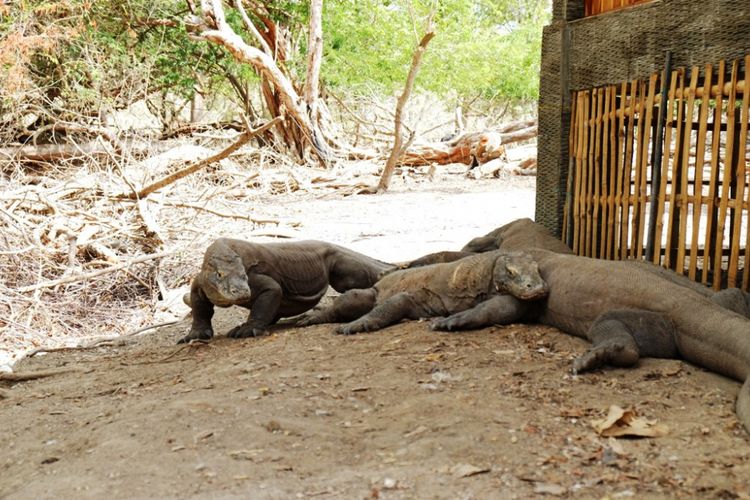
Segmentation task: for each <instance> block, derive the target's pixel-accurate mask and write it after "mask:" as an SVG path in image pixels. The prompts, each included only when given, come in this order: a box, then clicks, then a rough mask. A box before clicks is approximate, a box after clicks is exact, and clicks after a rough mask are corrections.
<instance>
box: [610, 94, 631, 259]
mask: <svg viewBox="0 0 750 500" xmlns="http://www.w3.org/2000/svg"><path fill="white" fill-rule="evenodd" d="M627 95H628V82H623V83H622V87H621V88H620V110H621V111H622V113H621V114H620V115H619V116H617V114H614V115H613V117H612V118H613V120H616V121H617V129H616V130H617V132H616V135H617V154H616V158H617V183H616V185H615V197H614V204H615V207H614V210H615V225H614V227H615V234H614V251H613V256H612V258H613V259H619V258H621V257H620V256H621V253H620V244H621V243H620V242H621V240H620V237H621V234H622V233H621V231H620V226H621V224H622V219H623V214H622V198H623V196H622V190H623V175H624V173H623V170H624V158H623V156H624V154H625V136H626V134H625V128H626V127H627V123H626V119H625V116H626V115H625V103H626V102H627ZM620 131H622V132H623V133H622V134H620ZM625 246H627V243H626V244H625Z"/></svg>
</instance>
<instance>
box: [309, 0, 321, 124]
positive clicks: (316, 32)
mask: <svg viewBox="0 0 750 500" xmlns="http://www.w3.org/2000/svg"><path fill="white" fill-rule="evenodd" d="M322 15H323V0H311V2H310V33H309V35H308V38H307V79H306V80H305V91H304V97H305V104H306V105H307V113H308V116H310V121H312V122H313V123H316V124H317V123H319V120H320V110H319V109H318V95H319V94H320V85H319V80H320V64H321V62H322V60H323V24H322V21H321V18H322Z"/></svg>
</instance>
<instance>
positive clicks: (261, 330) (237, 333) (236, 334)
mask: <svg viewBox="0 0 750 500" xmlns="http://www.w3.org/2000/svg"><path fill="white" fill-rule="evenodd" d="M265 335H268V329H267V328H265V326H264V325H263V324H261V323H259V322H257V321H252V320H250V321H248V322H247V323H243V324H241V325H239V326H235V327H234V328H232V329H231V330H229V331H228V332H227V337H231V338H233V339H244V338H248V337H263V336H265Z"/></svg>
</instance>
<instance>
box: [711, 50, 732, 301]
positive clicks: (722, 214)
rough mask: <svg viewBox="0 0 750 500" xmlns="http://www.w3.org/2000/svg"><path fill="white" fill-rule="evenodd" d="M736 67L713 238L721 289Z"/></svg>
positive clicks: (716, 278)
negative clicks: (714, 235)
mask: <svg viewBox="0 0 750 500" xmlns="http://www.w3.org/2000/svg"><path fill="white" fill-rule="evenodd" d="M737 69H738V62H737V61H734V62H733V63H732V76H731V80H730V84H731V85H730V91H729V100H728V102H727V133H726V144H727V145H726V148H725V150H724V171H723V172H722V174H723V175H722V181H721V201H720V203H719V219H718V220H717V223H716V238H715V240H714V242H715V244H716V248H714V279H713V287H714V290H719V289H721V269H722V267H721V264H722V258H723V255H724V245H723V242H724V226H725V225H726V221H727V212H728V210H729V194H730V193H729V190H730V187H731V186H730V183H731V179H732V161H733V159H732V154H733V152H734V126H735V109H734V105H735V101H736V90H737Z"/></svg>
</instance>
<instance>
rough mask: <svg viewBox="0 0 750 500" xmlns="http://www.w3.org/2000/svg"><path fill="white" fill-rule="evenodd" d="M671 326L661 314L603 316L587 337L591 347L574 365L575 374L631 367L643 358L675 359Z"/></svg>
mask: <svg viewBox="0 0 750 500" xmlns="http://www.w3.org/2000/svg"><path fill="white" fill-rule="evenodd" d="M674 335H675V330H674V326H673V325H672V323H671V322H670V321H669V320H668V319H667V318H665V317H664V316H663V315H662V314H659V313H655V312H651V311H641V310H630V309H629V310H615V311H609V312H607V313H604V314H602V315H601V316H599V318H597V319H596V321H594V323H593V324H592V325H591V328H590V329H589V331H588V333H587V334H586V336H587V337H588V339H589V340H590V341H591V343H592V345H591V347H590V348H589V349H588V350H587V351H586V352H585V353H583V354H582V355H581V356H579V357H578V358H577V359H576V360H575V361H574V362H573V373H578V372H583V371H587V370H593V369H595V368H599V367H602V366H605V365H611V366H632V365H634V364H636V363H637V362H638V359H639V358H640V357H642V356H643V357H655V358H676V357H678V351H677V344H676V343H675V340H674Z"/></svg>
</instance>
